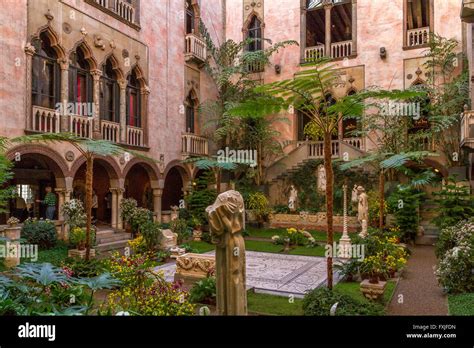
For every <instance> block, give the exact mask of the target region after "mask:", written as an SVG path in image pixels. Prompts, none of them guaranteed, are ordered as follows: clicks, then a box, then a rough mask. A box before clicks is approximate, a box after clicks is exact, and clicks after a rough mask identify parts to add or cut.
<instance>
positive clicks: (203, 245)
mask: <svg viewBox="0 0 474 348" xmlns="http://www.w3.org/2000/svg"><path fill="white" fill-rule="evenodd" d="M186 244H189V245H190V246H191V248H193V249H196V251H198V253H199V254H204V253H207V252H209V251H212V250H214V249H215V248H216V246H215V245H213V244H210V243H207V242H203V241H201V242H196V241H191V242H189V243H186Z"/></svg>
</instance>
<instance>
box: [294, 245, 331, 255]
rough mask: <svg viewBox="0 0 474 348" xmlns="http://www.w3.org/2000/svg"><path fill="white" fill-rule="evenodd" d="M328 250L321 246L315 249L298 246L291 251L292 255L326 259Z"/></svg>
mask: <svg viewBox="0 0 474 348" xmlns="http://www.w3.org/2000/svg"><path fill="white" fill-rule="evenodd" d="M325 253H326V248H325V247H324V246H321V245H317V246H315V247H313V248H307V247H305V246H298V247H296V248H294V249H291V250H290V255H302V256H318V257H324V256H325Z"/></svg>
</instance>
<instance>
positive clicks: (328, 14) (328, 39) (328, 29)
mask: <svg viewBox="0 0 474 348" xmlns="http://www.w3.org/2000/svg"><path fill="white" fill-rule="evenodd" d="M331 9H332V4H331V3H328V4H326V5H324V11H325V15H326V23H325V24H326V28H325V31H326V42H325V50H326V56H327V57H331Z"/></svg>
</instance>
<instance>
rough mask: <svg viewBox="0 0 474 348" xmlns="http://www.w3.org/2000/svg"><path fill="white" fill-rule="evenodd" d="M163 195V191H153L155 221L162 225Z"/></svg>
mask: <svg viewBox="0 0 474 348" xmlns="http://www.w3.org/2000/svg"><path fill="white" fill-rule="evenodd" d="M162 195H163V190H162V189H154V190H153V211H154V213H155V214H154V215H155V221H156V222H159V223H161V196H162Z"/></svg>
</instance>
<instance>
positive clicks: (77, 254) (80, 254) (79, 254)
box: [67, 249, 95, 260]
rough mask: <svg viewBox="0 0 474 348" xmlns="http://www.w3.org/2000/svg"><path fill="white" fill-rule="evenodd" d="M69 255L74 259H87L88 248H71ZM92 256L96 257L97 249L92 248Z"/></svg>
mask: <svg viewBox="0 0 474 348" xmlns="http://www.w3.org/2000/svg"><path fill="white" fill-rule="evenodd" d="M67 256H68V257H71V258H73V259H81V260H83V259H85V258H86V249H84V250H79V249H69V250H68V252H67ZM89 256H90V257H91V258H94V257H95V249H91V250H90V255H89Z"/></svg>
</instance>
